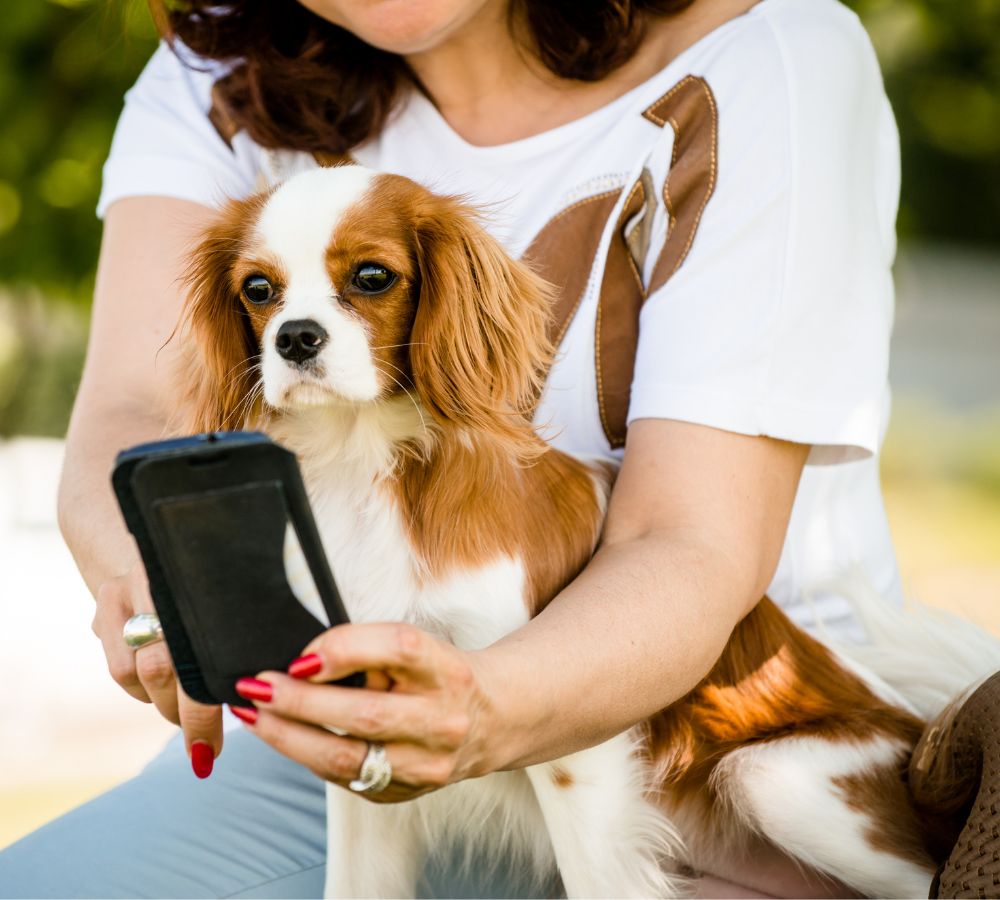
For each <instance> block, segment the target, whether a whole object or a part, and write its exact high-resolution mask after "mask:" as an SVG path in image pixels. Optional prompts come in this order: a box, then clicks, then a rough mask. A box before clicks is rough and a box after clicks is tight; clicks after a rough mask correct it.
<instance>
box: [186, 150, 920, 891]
mask: <svg viewBox="0 0 1000 900" xmlns="http://www.w3.org/2000/svg"><path fill="white" fill-rule="evenodd" d="M189 284H190V288H191V290H190V295H189V303H188V306H187V309H186V323H187V325H186V327H187V331H186V333H187V334H188V335H189V337H190V340H191V346H192V348H193V352H194V354H195V358H194V359H193V360H192V362H191V363H190V366H189V372H188V381H189V385H188V388H187V390H186V393H185V402H184V408H185V409H186V410H188V411H189V413H190V416H189V420H188V423H187V424H188V427H189V428H190V429H191V430H197V431H213V430H223V429H234V428H243V427H256V428H261V429H262V430H265V431H267V432H268V433H269V434H271V435H272V436H273V437H274V438H275V439H277V440H279V441H280V442H281V443H283V444H284V445H285V446H287V447H289V448H291V449H293V450H294V451H295V452H296V454H297V455H298V457H299V459H300V463H301V465H302V469H303V473H304V477H305V480H306V484H307V486H308V489H309V493H310V498H311V501H312V504H313V507H314V511H315V515H316V519H317V523H318V526H319V529H320V532H321V535H322V538H323V543H324V547H325V550H326V552H327V554H328V556H329V559H330V563H331V567H332V569H333V572H334V573H335V577H336V579H337V581H338V584H339V586H340V589H341V593H342V595H343V597H344V601H345V605H346V608H347V610H348V613H349V615H350V617H351V619H352V621H358V622H366V621H408V622H412V623H416V624H418V625H419V626H420V627H422V628H425V629H427V630H429V631H431V632H433V633H434V634H436V635H438V636H440V637H442V638H444V639H446V640H449V641H451V642H453V643H454V644H455V645H457V646H459V647H461V648H467V649H474V648H481V647H484V646H487V645H489V644H491V643H493V642H495V641H497V640H498V639H500V638H501V637H503V636H504V635H506V634H508V633H509V632H511V631H513V630H515V629H516V628H518V627H519V626H521V625H523V624H524V623H525V622H527V621H528V619H529V618H530V617H531V616H533V615H535V614H536V613H537V612H538V611H539V610H540V609H541V608H543V607H544V605H545V604H546V602H548V601H549V600H550V599H551V598H552V597H553V596H554V595H555V594H556V593H558V591H559V590H560V588H561V587H562V586H564V585H565V584H567V583H568V582H569V581H571V580H572V579H573V578H574V576H575V575H576V574H577V573H578V572H579V571H580V570H581V569H582V568H583V567H584V566H585V565H586V564H587V562H588V560H589V559H590V557H591V555H592V554H593V552H594V549H595V547H596V545H597V542H598V540H599V536H600V532H601V526H602V520H603V516H604V513H605V509H606V504H607V498H608V494H609V492H610V490H611V484H612V480H613V470H612V468H611V467H610V466H609V465H608V464H607V463H603V462H600V461H597V462H595V461H586V460H581V459H577V458H574V457H572V456H569V455H567V454H565V453H562V452H560V451H558V450H556V449H554V448H552V447H550V446H549V445H547V444H546V443H545V442H544V441H543V440H542V439H541V438H540V437H539V436H538V434H537V433H536V431H535V428H534V427H533V424H532V413H533V410H534V408H535V406H536V403H537V401H538V398H539V395H540V392H541V389H542V385H543V382H544V377H545V372H546V369H547V366H548V364H549V362H550V360H551V357H552V353H553V348H552V346H551V345H550V342H549V340H548V338H547V337H546V323H547V319H548V315H549V309H550V304H551V300H552V298H551V289H550V287H549V286H548V285H547V284H546V283H544V282H543V281H542V280H541V279H540V278H539V277H537V276H536V275H535V274H534V273H533V272H532V271H531V270H530V269H529V268H528V267H527V266H526V265H524V264H523V263H521V262H518V261H515V260H513V259H511V258H510V257H509V256H508V255H507V254H506V252H505V251H504V250H503V249H502V248H501V247H500V245H499V244H498V243H497V242H496V241H495V240H494V239H493V238H491V237H490V236H489V235H488V234H487V232H486V231H485V230H484V228H483V227H482V225H481V224H480V223H479V221H478V220H477V216H476V213H475V211H474V210H472V209H471V208H469V207H468V206H466V205H465V204H463V203H462V202H461V201H459V200H457V199H454V198H449V197H443V196H439V195H436V194H433V193H431V192H430V191H428V190H426V189H424V188H422V187H420V186H419V185H417V184H415V183H414V182H412V181H410V180H408V179H406V178H403V177H401V176H395V175H387V174H378V173H375V172H372V171H369V170H367V169H364V168H362V167H360V166H353V165H348V166H340V167H335V168H328V169H315V170H312V171H306V172H303V173H301V174H297V175H295V176H294V177H292V178H290V179H288V180H287V181H285V182H283V183H281V184H280V185H278V186H276V187H274V188H272V189H269V190H265V191H262V192H260V193H258V194H255V195H253V196H251V197H250V198H249V199H246V200H238V201H230V202H229V203H228V205H226V206H225V207H224V208H223V209H222V210H221V211H220V212H219V214H218V217H217V219H216V220H215V221H214V222H213V223H212V224H211V226H210V227H209V228H208V229H207V230H206V231H205V233H204V234H203V235H202V236H201V239H200V241H199V243H198V245H197V248H196V249H195V251H194V253H193V256H192V262H191V269H190V276H189ZM859 671H860V670H858V668H857V667H856V666H852V665H850V664H848V663H847V662H845V661H844V660H842V659H841V658H840V657H838V656H837V655H835V654H834V652H832V651H831V650H829V649H827V648H826V647H825V646H824V645H822V644H820V643H818V642H817V641H816V640H814V639H813V638H811V637H809V636H808V635H806V634H805V633H804V632H802V631H801V630H800V629H798V628H797V627H796V626H794V625H793V624H792V623H791V622H790V621H789V620H788V619H787V618H786V617H785V616H784V615H783V614H782V613H781V612H780V610H779V609H778V608H777V607H776V606H775V605H774V604H773V603H772V602H771V601H770V600H768V599H767V598H764V599H763V600H761V602H760V603H759V604H758V605H757V606H756V607H755V609H754V610H753V611H752V612H751V613H750V614H749V615H748V616H747V617H746V618H745V619H744V620H743V621H742V622H741V623H740V624H739V625H738V626H737V627H736V629H735V631H734V632H733V634H732V636H731V639H730V640H729V643H728V646H727V647H726V650H725V652H724V654H723V656H722V658H721V659H720V660H719V661H718V663H717V664H716V665H715V667H714V668H713V669H712V671H711V672H710V673H709V674H708V676H707V677H706V678H705V679H704V680H703V681H702V682H701V683H700V684H699V685H698V686H697V687H696V688H695V689H694V690H693V691H691V692H690V693H689V694H688V695H687V696H686V697H684V698H682V699H681V700H679V701H677V702H676V703H674V704H673V705H671V706H670V707H668V708H667V709H665V710H663V711H662V712H661V713H659V714H658V715H656V716H653V717H652V718H651V719H650V720H649V721H648V722H645V723H643V724H641V725H639V726H637V727H636V728H635V729H633V731H632V732H631V733H629V734H622V735H619V736H617V737H615V738H613V739H611V740H609V741H607V742H606V743H604V744H601V745H599V746H596V747H593V748H591V749H589V750H585V751H582V752H579V753H575V754H573V755H571V756H569V757H566V758H563V759H559V760H556V761H554V762H551V763H545V764H541V765H535V766H531V767H529V768H527V769H525V770H523V771H516V772H500V773H496V774H493V775H490V776H487V777H485V778H480V779H475V780H472V781H465V782H461V783H458V784H454V785H450V786H448V787H445V788H443V789H441V790H438V791H436V792H433V793H431V794H428V795H425V796H422V797H420V798H418V799H416V800H414V801H412V802H410V803H407V804H402V805H395V806H393V805H378V804H372V803H369V802H367V801H366V800H365V799H363V798H361V797H358V796H355V795H352V794H350V793H348V792H346V791H343V790H340V789H337V788H333V787H331V789H330V790H328V815H329V828H328V831H329V838H328V842H329V847H328V854H329V855H328V865H327V873H328V874H327V883H326V892H327V894H328V895H329V896H358V897H361V896H379V897H382V896H412V895H413V893H414V890H415V887H416V879H417V876H418V873H419V871H420V868H421V866H422V863H423V859H424V857H425V856H426V855H427V854H429V853H432V852H437V851H439V850H441V848H443V847H446V846H448V845H449V844H450V843H452V842H453V841H456V840H458V839H463V840H465V841H467V842H472V843H477V842H478V843H479V844H480V845H482V846H485V847H487V848H489V851H490V852H491V853H492V854H493V856H494V857H495V858H499V857H502V856H505V855H507V856H509V855H516V856H518V857H519V858H521V859H523V860H525V862H526V865H527V866H528V867H530V868H531V869H532V871H534V872H535V873H536V874H537V876H538V879H539V882H538V883H539V884H542V883H543V879H544V878H545V877H546V875H551V873H552V871H553V868H555V869H557V870H558V873H559V875H560V876H561V878H562V882H563V885H564V887H565V890H566V892H567V895H568V896H569V897H597V896H616V897H648V896H679V895H681V894H683V893H684V892H685V890H687V887H688V883H687V882H686V881H685V879H684V872H685V870H686V867H688V866H695V867H705V868H709V869H711V868H712V863H713V860H716V861H717V860H719V859H725V858H729V859H732V858H734V857H737V858H738V856H739V854H746V855H752V853H753V852H754V849H755V848H758V847H761V846H768V845H773V846H775V847H777V848H778V849H779V850H781V851H782V852H783V853H785V854H787V855H788V856H790V857H792V858H793V859H795V860H797V861H799V862H801V863H804V864H806V865H808V866H811V867H814V868H816V869H818V870H820V871H821V872H823V873H826V874H828V875H830V876H832V877H834V878H836V879H839V880H840V881H841V882H843V883H845V884H847V885H849V886H850V887H851V888H853V889H854V890H857V891H860V892H861V893H864V894H868V895H871V896H926V895H927V890H928V886H929V885H930V882H931V879H932V876H933V872H934V869H935V864H936V859H935V856H934V853H933V848H931V847H930V846H929V843H928V838H927V835H928V833H929V832H930V831H931V830H932V826H933V823H931V822H929V821H928V817H927V814H926V813H925V812H924V811H921V810H919V809H917V808H916V807H915V806H914V804H913V802H912V800H911V798H910V795H909V793H908V790H907V785H906V783H905V780H904V777H903V774H902V773H903V772H904V770H905V767H906V765H907V762H908V760H909V756H910V754H911V752H912V749H913V747H914V745H915V744H916V742H917V740H918V739H919V737H920V735H921V733H922V732H923V730H924V725H925V723H924V721H923V720H922V718H921V717H920V716H919V715H917V714H916V713H915V712H914V711H913V710H911V709H909V708H907V705H906V703H905V701H902V700H901V699H900V698H898V697H896V696H894V695H891V694H890V693H888V692H887V691H886V690H883V689H881V688H880V687H879V686H878V685H877V684H875V683H874V681H872V680H871V679H867V678H866V677H865V676H864V675H863V674H859ZM480 822H482V823H484V824H483V827H482V828H480V829H478V830H477V831H476V833H474V834H470V833H469V832H470V828H469V824H468V823H480Z"/></svg>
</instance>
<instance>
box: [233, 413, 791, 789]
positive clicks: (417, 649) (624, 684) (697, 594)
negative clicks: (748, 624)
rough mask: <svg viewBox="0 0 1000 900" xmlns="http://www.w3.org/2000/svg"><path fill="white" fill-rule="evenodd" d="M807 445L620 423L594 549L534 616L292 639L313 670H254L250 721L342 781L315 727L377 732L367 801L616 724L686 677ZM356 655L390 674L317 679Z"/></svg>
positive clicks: (549, 748)
mask: <svg viewBox="0 0 1000 900" xmlns="http://www.w3.org/2000/svg"><path fill="white" fill-rule="evenodd" d="M808 450H809V448H808V447H807V446H805V445H801V444H791V443H787V442H782V441H776V440H772V439H769V438H763V437H745V436H742V435H738V434H734V433H731V432H725V431H720V430H717V429H714V428H708V427H705V426H701V425H693V424H688V423H684V422H676V421H667V420H653V419H648V420H640V421H638V422H636V423H634V424H633V425H632V427H631V429H630V431H629V435H628V446H627V449H626V452H625V459H624V463H623V465H622V470H621V473H620V475H619V478H618V482H617V484H616V486H615V489H614V493H613V496H612V500H611V505H610V508H609V511H608V519H607V523H606V527H605V531H604V536H603V539H602V542H601V546H600V548H599V550H598V552H597V554H596V555H595V556H594V559H593V561H592V562H591V563H590V565H588V566H587V568H586V569H585V570H584V571H583V573H582V574H581V575H580V576H579V577H578V578H577V579H576V580H575V581H574V582H573V583H572V584H571V585H569V587H567V588H566V589H565V590H564V591H562V593H561V594H559V596H558V597H557V598H556V599H555V600H554V601H553V602H552V603H551V604H550V605H549V606H548V607H546V609H545V610H544V611H543V612H542V613H541V614H540V615H539V616H538V617H536V618H535V619H533V620H532V621H531V622H530V623H528V624H527V625H526V626H525V627H523V628H521V629H519V630H518V631H516V632H514V633H512V634H511V635H509V636H508V637H506V638H504V639H503V640H502V641H500V642H499V643H497V644H495V645H493V646H492V647H490V648H487V649H485V650H482V651H478V652H473V653H468V652H464V651H461V650H458V649H456V648H454V647H452V646H451V645H449V644H446V643H444V642H443V641H439V640H437V639H435V638H433V637H431V636H430V635H428V634H426V633H425V632H421V631H420V630H419V629H417V628H414V627H412V626H408V625H398V624H397V625H347V626H342V627H339V628H334V629H331V630H330V631H327V632H326V633H325V634H324V635H323V636H321V637H320V638H318V639H317V640H316V641H314V642H313V643H312V644H311V645H310V646H309V647H307V648H306V651H305V652H307V653H316V654H318V655H319V657H320V659H321V662H322V667H321V668H320V670H319V671H318V672H316V673H315V674H313V675H312V676H311V680H312V681H313V682H316V683H314V684H309V683H304V682H302V681H299V680H297V679H295V678H291V677H289V676H287V675H284V674H282V673H277V672H265V673H261V675H260V676H259V677H260V678H261V679H263V680H265V681H267V682H268V683H269V684H270V685H271V691H272V697H271V700H270V701H268V702H258V704H257V705H258V709H259V710H260V714H259V716H258V718H257V721H256V723H255V724H254V725H253V726H252V727H253V729H254V731H255V732H256V733H257V734H259V735H260V736H261V737H262V738H263V739H264V740H266V741H268V743H270V744H272V745H273V746H275V747H276V748H277V749H279V750H280V751H281V752H283V753H285V754H286V755H288V756H290V757H292V758H293V759H296V760H298V761H299V762H302V763H303V764H305V765H307V766H309V767H310V768H311V769H313V771H315V772H317V774H319V775H320V776H321V777H324V778H326V779H328V780H331V781H335V782H338V783H341V784H344V783H346V782H347V781H348V780H350V779H352V778H355V777H357V773H358V770H359V768H360V765H361V762H362V759H363V757H364V754H365V751H366V747H365V744H364V743H363V742H362V741H361V740H354V739H351V738H343V737H337V736H335V735H332V734H330V733H329V732H328V731H325V730H323V729H321V728H318V727H316V724H318V723H322V724H326V725H334V726H337V727H339V728H341V729H343V730H344V731H346V732H347V733H348V734H351V735H354V736H355V737H356V738H362V739H365V740H377V741H383V742H386V743H387V745H388V751H389V758H390V761H391V763H392V765H393V772H394V783H393V785H392V786H390V788H389V789H387V790H386V791H384V792H383V793H381V794H378V795H377V796H376V797H373V798H372V799H376V800H378V801H394V800H404V799H408V798H409V797H412V796H415V795H417V794H420V793H423V792H424V791H426V790H429V789H432V788H434V787H436V786H440V785H443V784H447V783H449V782H451V781H456V780H459V779H461V778H467V777H474V776H477V775H483V774H486V773H488V772H491V771H495V770H497V769H506V768H515V767H518V766H525V765H530V764H532V763H537V762H541V761H543V760H548V759H554V758H556V757H559V756H563V755H566V754H568V753H571V752H573V751H575V750H580V749H582V748H584V747H588V746H592V745H594V744H596V743H599V742H600V741H602V740H604V739H606V738H609V737H611V736H612V735H614V734H617V733H619V732H621V731H623V730H624V729H626V728H627V727H629V726H630V725H632V724H634V723H636V722H638V721H640V720H641V719H643V718H645V717H646V716H648V715H650V714H651V713H653V712H655V711H657V710H659V709H662V708H663V707H665V706H667V705H669V704H670V703H671V702H673V701H674V700H676V699H678V698H680V697H681V696H683V695H684V694H685V693H686V692H687V691H689V690H690V689H691V688H692V687H693V686H694V685H695V684H697V683H698V681H699V680H700V679H701V678H702V677H704V675H705V674H707V672H708V671H709V669H710V668H711V667H712V665H713V664H714V663H715V661H716V659H718V657H719V655H720V654H721V652H722V649H723V647H724V646H725V642H726V640H727V639H728V637H729V635H730V633H731V631H732V630H733V628H734V627H735V625H736V624H737V622H738V621H739V620H740V619H741V618H742V617H743V616H745V615H746V614H747V613H748V612H749V611H750V610H751V609H752V608H753V606H754V604H755V603H756V602H757V601H758V600H759V599H760V597H761V595H762V594H763V592H764V591H765V590H766V588H767V586H768V584H769V583H770V581H771V578H772V576H773V573H774V570H775V567H776V565H777V561H778V558H779V556H780V553H781V547H782V544H783V541H784V536H785V530H786V528H787V525H788V519H789V516H790V513H791V508H792V503H793V501H794V498H795V492H796V489H797V486H798V481H799V477H800V475H801V472H802V467H803V465H804V463H805V459H806V456H807V454H808ZM357 669H368V670H385V671H387V672H388V673H389V674H390V676H391V677H392V679H393V681H394V682H395V687H394V689H393V690H392V691H391V692H390V693H384V692H380V691H371V690H353V689H350V688H338V687H333V686H330V685H326V684H321V683H319V682H324V681H329V680H331V679H334V678H339V677H342V676H343V675H346V674H348V673H350V672H352V671H355V670H357ZM258 687H259V686H258ZM251 691H253V686H251ZM265 694H266V689H265ZM248 696H250V694H248ZM260 696H261V694H260V692H259V690H258V691H257V698H259V697H260ZM255 699H256V698H255Z"/></svg>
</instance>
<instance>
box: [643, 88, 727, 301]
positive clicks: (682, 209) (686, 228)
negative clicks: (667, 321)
mask: <svg viewBox="0 0 1000 900" xmlns="http://www.w3.org/2000/svg"><path fill="white" fill-rule="evenodd" d="M643 117H644V118H646V119H648V120H649V121H650V122H653V123H654V124H655V125H658V126H659V127H660V128H662V127H663V126H664V125H666V124H668V123H669V124H670V127H671V128H673V130H674V150H673V155H672V158H671V161H670V172H669V173H668V175H667V180H666V182H665V183H664V185H663V202H664V203H665V204H666V208H667V215H668V216H669V217H670V221H669V230H668V232H667V240H666V242H665V243H664V245H663V250H662V251H661V252H660V256H659V258H658V259H657V260H656V265H655V267H654V268H653V274H652V276H651V277H650V280H649V293H653V292H654V291H656V290H658V289H659V288H661V287H663V285H664V284H666V283H667V281H668V280H669V279H670V277H671V276H672V275H673V274H674V272H676V271H677V270H678V269H679V268H680V267H681V263H683V262H684V260H685V258H686V257H687V255H688V251H689V250H690V249H691V245H692V244H693V243H694V237H695V234H696V233H697V231H698V225H699V224H700V223H701V216H702V213H703V212H704V211H705V207H706V206H707V205H708V201H709V199H710V198H711V196H712V193H713V192H714V191H715V182H716V178H717V173H718V159H719V113H718V106H717V105H716V102H715V96H714V95H713V94H712V89H711V88H710V87H709V86H708V83H707V82H706V81H705V79H704V78H696V77H695V76H693V75H689V76H688V77H687V78H684V79H683V80H681V81H679V82H678V83H677V84H676V85H675V86H674V87H672V88H671V89H670V90H669V91H667V93H666V94H664V95H663V96H662V97H661V98H660V99H659V100H657V101H656V102H655V103H653V104H652V105H651V106H649V107H648V108H647V109H646V110H645V111H644V112H643Z"/></svg>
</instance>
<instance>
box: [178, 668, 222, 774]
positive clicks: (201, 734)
mask: <svg viewBox="0 0 1000 900" xmlns="http://www.w3.org/2000/svg"><path fill="white" fill-rule="evenodd" d="M175 696H176V698H177V707H178V711H179V714H180V725H181V729H182V730H183V731H184V744H185V746H186V747H187V751H188V756H189V757H190V758H191V768H192V769H193V771H194V774H195V775H197V776H198V777H199V778H208V776H209V775H211V774H212V767H213V765H214V764H215V758H216V757H217V756H218V755H219V754H220V753H221V752H222V707H221V706H205V705H204V704H202V703H196V702H195V701H194V700H192V699H191V698H190V697H189V696H188V695H187V694H185V693H184V691H183V690H181V689H180V687H177V688H176V690H175Z"/></svg>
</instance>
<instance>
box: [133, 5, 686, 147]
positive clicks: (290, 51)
mask: <svg viewBox="0 0 1000 900" xmlns="http://www.w3.org/2000/svg"><path fill="white" fill-rule="evenodd" d="M692 2H693V0H511V7H510V19H509V21H510V27H511V29H512V33H515V34H516V35H518V36H520V37H521V39H522V41H523V43H525V44H526V49H527V50H528V51H529V52H531V53H533V54H534V55H535V56H537V57H538V59H540V60H541V61H542V63H544V65H545V66H546V67H547V68H548V69H549V70H550V71H552V72H554V73H555V74H556V75H558V76H560V77H562V78H572V79H577V80H580V81H598V80H600V79H601V78H603V77H604V76H605V75H607V74H608V73H609V72H611V71H613V70H614V69H616V68H618V67H619V66H621V65H622V64H623V63H625V62H626V61H627V60H628V59H629V58H630V57H631V56H632V54H633V53H634V52H635V50H636V48H637V47H638V46H639V43H640V41H641V40H642V35H643V31H644V26H645V23H646V21H647V18H648V17H649V16H650V15H665V14H668V13H671V12H676V11H678V10H680V9H683V8H684V7H686V6H689V5H690V4H691V3H692ZM149 5H150V8H151V9H152V11H153V16H154V18H155V19H156V22H157V25H158V27H159V28H160V31H161V33H162V34H163V35H164V37H166V38H167V39H168V40H170V41H172V40H174V39H175V38H178V39H180V40H181V41H182V42H183V43H184V44H185V45H186V46H187V47H189V48H190V49H191V50H192V51H194V52H195V53H196V54H198V55H199V56H201V57H203V58H205V59H210V60H219V61H223V62H226V63H228V64H230V65H231V66H232V68H231V70H230V71H229V73H228V74H227V75H226V76H224V77H223V78H222V79H220V80H219V81H218V82H217V83H216V88H215V103H216V107H217V109H216V113H217V114H219V115H221V116H222V117H223V118H224V119H225V120H227V123H228V126H229V127H230V128H231V129H232V130H239V129H244V130H246V132H247V133H248V134H249V135H250V137H251V138H253V140H254V141H256V142H257V143H258V144H260V145H261V146H263V147H276V148H277V147H283V148H289V149H295V150H306V151H309V152H313V153H315V152H326V153H332V154H341V153H346V152H347V151H349V150H350V149H351V148H352V147H355V146H357V145H358V144H361V143H363V142H364V141H365V140H367V139H368V138H370V137H372V136H374V135H376V134H377V133H378V132H379V131H380V129H381V128H382V126H383V124H384V123H385V120H386V117H387V116H388V115H389V113H390V112H391V111H392V108H393V105H394V103H395V101H396V98H397V96H398V95H399V91H400V88H401V87H402V86H403V85H405V84H406V83H407V82H412V81H413V76H412V74H411V73H410V70H409V68H408V67H407V65H406V63H405V62H404V61H403V60H402V59H401V58H400V57H398V56H395V55H394V54H391V53H386V52H385V51H383V50H378V49H375V48H374V47H371V46H369V45H368V44H365V43H363V42H362V41H360V40H359V39H358V38H356V37H355V36H354V35H353V34H351V33H350V32H348V31H345V30H344V29H343V28H340V27H339V26H337V25H333V24H331V23H330V22H327V21H326V20H325V19H322V18H320V17H319V16H317V15H315V14H314V13H312V12H310V11H309V10H307V9H306V8H305V7H304V6H302V5H301V4H299V3H298V2H297V0H149Z"/></svg>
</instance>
